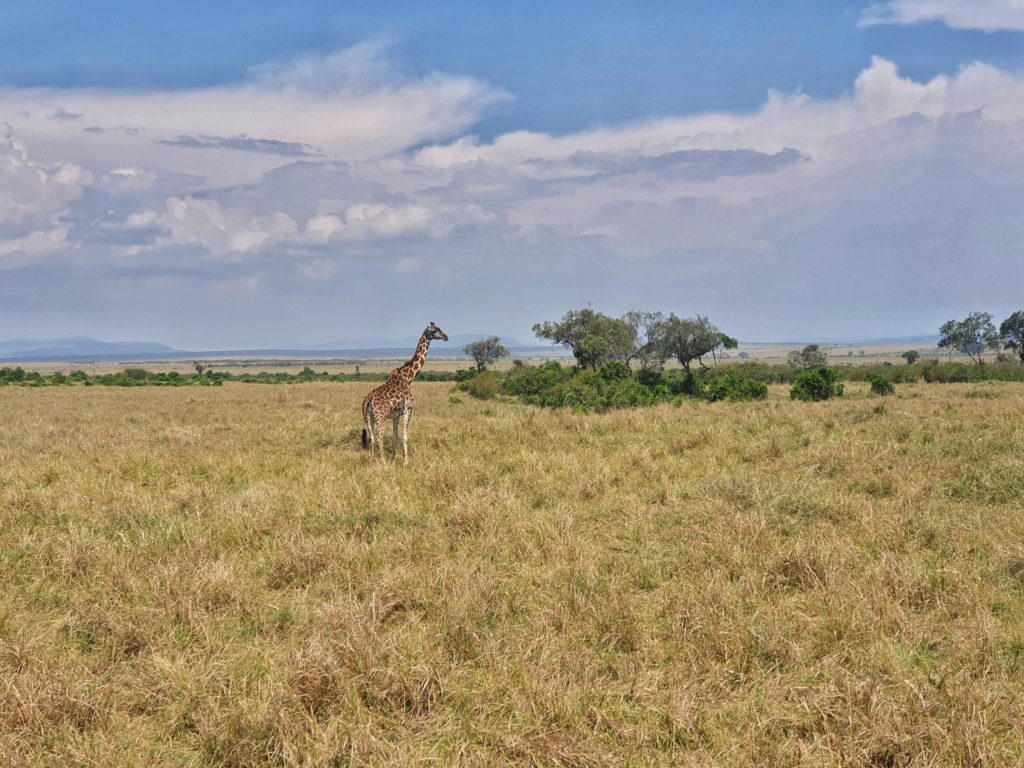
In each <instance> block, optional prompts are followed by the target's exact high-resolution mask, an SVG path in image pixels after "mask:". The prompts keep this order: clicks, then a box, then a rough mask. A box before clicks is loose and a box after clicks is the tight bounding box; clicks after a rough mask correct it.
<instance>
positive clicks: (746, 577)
mask: <svg viewBox="0 0 1024 768" xmlns="http://www.w3.org/2000/svg"><path fill="white" fill-rule="evenodd" d="M414 386H415V389H416V393H417V412H416V414H415V415H414V416H413V419H412V425H411V435H410V462H409V466H407V467H402V466H401V465H398V466H391V465H387V466H384V465H381V464H378V463H376V462H375V461H374V460H373V459H372V458H371V457H370V456H369V455H368V454H367V453H364V452H362V451H361V450H360V449H359V438H358V430H359V427H360V426H361V425H360V423H359V415H358V413H359V402H360V400H361V398H362V396H363V394H365V390H366V389H367V385H366V384H356V383H351V384H322V383H311V384H302V385H296V386H289V387H274V386H251V385H250V386H246V385H240V384H232V383H228V384H226V385H224V386H223V387H194V388H184V389H163V388H137V389H117V388H98V387H97V388H83V387H54V388H45V389H23V388H13V387H12V388H6V389H3V390H0V764H3V765H13V766H47V765H60V766H75V765H92V766H137V765H161V766H164V765H167V766H208V765H222V766H264V765H265V766H271V765H283V766H293V765H294V766H298V765H309V766H314V765H412V764H423V763H427V764H434V765H449V764H464V765H508V764H513V765H563V766H587V765H723V766H748V765H780V766H786V765H794V766H796V765H801V766H803V765H806V766H812V765H813V766H818V765H850V766H854V765H857V766H902V765H914V766H932V765H936V766H954V765H956V766H961V765H979V766H981V765H985V766H990V765H1019V764H1021V763H1022V762H1024V519H1022V511H1024V510H1022V502H1021V495H1022V494H1024V419H1022V414H1024V386H1022V385H1020V384H1012V383H988V384H974V385H956V384H949V385H935V384H933V385H927V384H917V385H907V386H903V385H901V386H899V387H898V393H897V396H896V397H895V398H871V397H869V396H868V395H867V385H866V384H861V383H848V384H847V396H846V397H844V398H842V399H839V400H832V401H828V402H824V403H798V402H791V401H789V400H788V399H787V389H786V388H778V387H775V388H773V389H772V391H771V395H770V397H769V399H768V400H766V401H763V402H753V403H728V402H719V403H714V404H707V403H698V404H689V403H685V404H683V405H682V406H681V407H675V406H672V405H662V406H657V407H653V408H646V409H637V410H629V411H618V412H611V413H605V414H593V413H592V414H578V413H573V412H570V411H564V410H563V411H552V410H541V409H538V408H534V407H529V406H524V405H519V404H514V403H503V402H494V401H488V402H481V401H477V400H474V399H472V398H469V397H468V396H465V395H462V396H461V397H462V398H463V400H464V401H463V402H453V401H450V400H449V392H450V391H451V385H450V384H440V383H439V384H432V383H418V384H416V385H414ZM457 399H458V398H453V400H457Z"/></svg>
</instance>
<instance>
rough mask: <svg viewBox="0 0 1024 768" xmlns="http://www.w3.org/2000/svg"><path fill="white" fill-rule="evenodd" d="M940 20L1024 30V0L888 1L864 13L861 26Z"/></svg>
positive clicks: (989, 29)
mask: <svg viewBox="0 0 1024 768" xmlns="http://www.w3.org/2000/svg"><path fill="white" fill-rule="evenodd" d="M930 21H938V22H942V23H943V24H945V25H946V26H947V27H950V28H951V29H980V30H983V31H985V32H995V31H997V30H1014V31H1017V32H1021V31H1024V3H1022V2H1021V0H886V2H881V3H875V4H874V5H871V6H869V7H868V8H866V9H865V10H864V12H863V13H862V14H861V18H860V26H873V25H876V24H923V23H926V22H930Z"/></svg>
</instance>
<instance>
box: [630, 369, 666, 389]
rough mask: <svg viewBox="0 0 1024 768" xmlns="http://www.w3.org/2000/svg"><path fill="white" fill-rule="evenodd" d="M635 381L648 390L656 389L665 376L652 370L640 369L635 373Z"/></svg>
mask: <svg viewBox="0 0 1024 768" xmlns="http://www.w3.org/2000/svg"><path fill="white" fill-rule="evenodd" d="M636 380H637V381H638V382H639V383H640V384H642V385H643V386H645V387H647V388H648V389H657V388H658V387H659V386H661V384H662V383H663V382H664V380H665V376H664V374H662V372H661V371H656V370H654V369H653V368H641V369H640V370H639V371H637V372H636Z"/></svg>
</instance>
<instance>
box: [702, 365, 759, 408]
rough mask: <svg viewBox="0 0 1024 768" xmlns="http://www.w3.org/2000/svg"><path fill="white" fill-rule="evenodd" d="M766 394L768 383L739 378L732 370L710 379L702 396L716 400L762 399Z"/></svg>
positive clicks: (712, 400)
mask: <svg viewBox="0 0 1024 768" xmlns="http://www.w3.org/2000/svg"><path fill="white" fill-rule="evenodd" d="M767 396H768V385H767V384H764V383H762V382H760V381H755V380H754V379H741V378H739V377H738V376H737V375H736V374H734V373H733V372H732V371H725V372H724V373H722V374H719V375H717V376H715V377H714V378H712V379H711V381H710V382H709V383H708V385H707V388H706V389H705V390H704V397H705V398H706V399H707V400H708V401H710V402H712V403H713V402H715V401H717V400H763V399H764V398H766V397H767Z"/></svg>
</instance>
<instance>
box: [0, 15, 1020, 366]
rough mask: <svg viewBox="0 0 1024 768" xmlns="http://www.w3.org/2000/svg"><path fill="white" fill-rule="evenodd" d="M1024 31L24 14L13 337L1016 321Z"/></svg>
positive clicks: (666, 18) (847, 22)
mask: <svg viewBox="0 0 1024 768" xmlns="http://www.w3.org/2000/svg"><path fill="white" fill-rule="evenodd" d="M1022 29H1024V3H1020V2H1017V1H1016V0H974V2H973V3H972V2H967V1H966V0H929V1H928V2H924V0H891V2H881V3H875V4H871V3H843V2H828V3H823V2H777V3H763V2H733V3H722V2H717V3H715V2H678V1H677V2H643V3H633V4H624V3H611V2H589V3H585V4H584V3H569V2H562V3H554V2H547V3H533V2H525V3H507V2H506V3H491V2H475V3H467V2H434V3H429V4H428V3H421V2H415V3H414V2H392V3H387V4H381V3H369V2H365V3H364V2H349V3H344V4H339V3H330V2H297V3H288V4H283V3H264V2H245V3H241V2H221V3H216V4H200V3H195V2H178V3H176V4H173V5H169V4H168V5H160V6H158V5H156V4H149V3H145V4H139V3H127V2H103V3H95V4H90V5H89V6H86V5H85V4H82V3H79V2H33V3H27V2H25V3H7V4H5V6H4V7H3V8H0V86H2V90H0V124H3V130H4V132H5V133H4V137H6V138H4V139H3V140H0V163H2V162H3V161H4V158H5V157H6V158H7V161H8V165H7V171H6V172H5V173H0V204H2V205H6V206H7V213H6V214H4V213H3V212H2V211H0V337H6V338H10V337H15V336H37V337H38V336H55V335H72V334H80V333H81V334H91V335H98V336H102V337H105V338H147V339H154V340H159V341H164V342H167V343H171V344H175V345H178V346H186V347H204V346H207V347H208V346H246V345H252V346H265V345H273V344H289V343H303V342H308V343H316V342H323V341H330V340H335V339H339V340H340V339H344V338H346V337H350V338H351V337H366V336H369V335H373V333H372V332H370V331H369V330H368V329H367V328H366V327H365V318H366V317H367V316H368V315H374V314H375V313H382V314H383V319H382V320H381V321H380V322H379V323H378V324H376V327H377V328H378V329H379V334H380V335H381V336H407V335H408V327H410V326H411V327H413V328H414V329H415V328H417V327H419V326H420V325H422V324H423V321H424V319H436V320H437V321H438V322H439V323H441V324H442V325H443V326H444V325H445V324H444V323H442V322H441V318H442V316H443V314H444V313H445V312H447V313H448V317H449V318H450V320H449V322H448V326H453V324H454V327H455V328H456V331H458V332H476V331H479V332H481V333H484V332H487V333H489V332H495V333H505V334H509V335H513V336H518V337H526V338H528V337H529V335H530V334H529V330H528V329H529V327H530V325H531V324H532V323H533V322H536V321H539V320H544V319H550V318H553V317H557V316H558V315H560V314H561V313H562V312H564V311H565V310H566V309H569V308H571V307H572V306H578V305H580V304H581V303H585V302H590V303H591V304H592V305H593V306H595V307H596V308H600V309H605V310H606V311H609V312H621V311H625V310H626V309H630V308H652V309H664V310H666V311H670V310H671V311H675V312H677V313H680V314H691V313H693V312H702V313H708V314H710V315H711V316H712V319H713V320H715V321H717V322H718V323H719V324H720V325H721V326H722V327H723V328H724V329H726V330H727V331H729V332H730V333H732V334H733V335H738V336H740V337H741V338H747V339H750V340H758V339H761V340H765V339H772V338H807V337H814V338H819V337H820V338H838V337H844V336H845V337H849V336H858V335H859V336H872V335H875V336H894V335H900V334H913V333H922V332H931V331H933V330H934V328H936V327H937V324H938V323H940V322H942V321H943V320H945V319H948V318H949V317H950V316H952V315H953V314H956V313H963V312H966V311H969V310H972V309H988V310H989V311H992V312H993V313H994V314H997V315H998V314H999V313H1000V312H1004V311H1005V312H1007V313H1008V311H1012V310H1013V309H1016V308H1019V307H1017V306H1016V305H1015V304H1014V302H1015V301H1016V297H1015V296H1014V292H1013V291H1011V290H1010V289H1009V288H1006V289H1003V288H1001V287H1000V286H999V285H996V286H995V287H993V286H992V284H991V280H990V279H987V278H988V277H989V276H986V275H983V274H978V270H979V268H980V267H982V266H984V267H987V268H988V269H990V270H996V271H998V272H1000V273H1001V274H1003V275H1004V277H1009V278H1012V279H1016V280H1017V283H1018V284H1019V282H1020V281H1019V279H1018V278H1020V277H1024V274H1022V272H1021V265H1020V258H1019V256H1016V255H1015V243H1017V242H1020V238H1019V236H1020V234H1022V224H1021V218H1020V214H1019V212H1018V208H1017V207H1016V204H1017V202H1019V201H1020V199H1021V192H1020V190H1021V188H1022V184H1024V182H1022V181H1021V180H1022V178H1024V177H1022V176H1021V175H1020V173H1019V171H1020V170H1021V165H1020V163H1021V158H1020V153H1021V152H1020V147H1021V138H1022V136H1024V129H1022V120H1024V114H1021V108H1020V107H1019V106H1018V104H1020V103H1021V101H1022V100H1024V46H1022V44H1021V43H1022V42H1024V32H1022ZM4 142H6V143H4ZM4 147H6V148H4ZM40 178H43V179H45V181H43V182H39V179H40ZM5 188H6V189H5ZM964 190H970V191H971V194H972V197H971V199H970V200H964V197H963V191H964ZM1012 279H1011V280H1010V281H1007V280H1003V281H1002V284H1003V285H1008V284H1009V283H1012ZM396 304H397V306H398V307H399V309H400V311H397V312H396V311H394V310H391V309H386V308H387V307H392V306H394V305H396ZM823 312H824V317H823V316H822V314H823ZM812 323H813V324H814V326H815V329H814V330H813V331H812V330H809V328H810V326H811V324H812Z"/></svg>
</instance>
